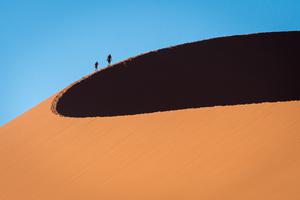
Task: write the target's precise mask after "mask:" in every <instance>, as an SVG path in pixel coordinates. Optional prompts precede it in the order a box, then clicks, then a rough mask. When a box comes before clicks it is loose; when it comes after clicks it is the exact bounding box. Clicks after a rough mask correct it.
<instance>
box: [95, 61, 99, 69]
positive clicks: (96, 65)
mask: <svg viewBox="0 0 300 200" xmlns="http://www.w3.org/2000/svg"><path fill="white" fill-rule="evenodd" d="M98 65H99V63H98V62H96V63H95V71H97V70H98Z"/></svg>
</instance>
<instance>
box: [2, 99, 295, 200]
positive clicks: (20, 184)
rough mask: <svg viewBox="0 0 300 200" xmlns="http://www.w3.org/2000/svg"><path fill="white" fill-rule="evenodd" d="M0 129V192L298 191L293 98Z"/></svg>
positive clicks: (115, 195)
mask: <svg viewBox="0 0 300 200" xmlns="http://www.w3.org/2000/svg"><path fill="white" fill-rule="evenodd" d="M51 100H52V98H50V99H48V100H46V101H45V102H43V103H42V104H40V105H38V106H37V107H35V108H34V109H33V110H31V111H29V112H27V113H25V114H24V115H22V116H21V117H19V118H17V119H16V120H14V121H12V122H11V123H9V124H7V125H5V126H4V127H2V128H1V132H0V159H1V160H0V163H1V165H0V177H1V179H0V199H1V200H2V199H5V200H12V199H14V200H15V199H24V200H41V199H43V200H46V199H49V200H53V199H58V200H60V199H61V200H66V199H74V200H76V199H80V200H83V199H92V200H94V199H95V200H96V199H128V200H134V199H137V200H140V199H191V200H192V199H195V200H196V199H228V200H229V199H230V200H232V199H251V200H252V199H289V200H291V199H295V200H296V199H300V192H299V185H300V170H299V169H300V102H299V101H297V102H284V103H264V104H252V105H243V106H224V107H213V108H199V109H186V110H180V111H170V112H161V113H160V112H157V113H152V114H142V115H132V116H123V117H108V118H83V119H79V118H63V117H59V116H58V115H54V114H53V113H52V112H51V111H50V109H49V107H50V104H51Z"/></svg>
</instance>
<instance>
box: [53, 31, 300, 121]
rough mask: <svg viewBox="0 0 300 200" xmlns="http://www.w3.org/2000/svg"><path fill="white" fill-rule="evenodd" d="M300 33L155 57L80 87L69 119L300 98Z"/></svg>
mask: <svg viewBox="0 0 300 200" xmlns="http://www.w3.org/2000/svg"><path fill="white" fill-rule="evenodd" d="M299 53H300V32H297V31H294V32H274V33H260V34H253V35H244V36H232V37H223V38H216V39H210V40H204V41H200V42H194V43H188V44H183V45H179V46H175V47H171V48H166V49H161V50H158V51H155V52H150V53H147V54H144V55H141V56H138V57H135V58H133V59H130V60H127V61H125V62H122V63H119V64H116V65H114V66H112V67H109V68H106V69H104V70H102V71H100V72H98V73H95V74H94V75H92V76H90V77H88V78H86V79H84V80H82V81H80V82H79V83H77V84H74V85H73V86H72V87H70V88H69V89H68V90H67V91H66V92H65V93H64V94H63V95H62V96H61V97H60V98H59V100H58V101H57V104H56V111H57V112H58V113H59V114H61V115H64V116H69V117H93V116H117V115H131V114H140V113H151V112H156V111H168V110H178V109H185V108H199V107H208V106H217V105H236V104H248V103H259V102H276V101H288V100H299V99H300V58H299V57H300V54H299Z"/></svg>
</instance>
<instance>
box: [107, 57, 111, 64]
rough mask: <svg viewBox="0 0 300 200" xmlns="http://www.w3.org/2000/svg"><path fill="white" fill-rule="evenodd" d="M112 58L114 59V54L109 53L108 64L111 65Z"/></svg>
mask: <svg viewBox="0 0 300 200" xmlns="http://www.w3.org/2000/svg"><path fill="white" fill-rule="evenodd" d="M111 60H112V56H111V55H110V54H109V55H108V56H107V62H108V65H110V63H111Z"/></svg>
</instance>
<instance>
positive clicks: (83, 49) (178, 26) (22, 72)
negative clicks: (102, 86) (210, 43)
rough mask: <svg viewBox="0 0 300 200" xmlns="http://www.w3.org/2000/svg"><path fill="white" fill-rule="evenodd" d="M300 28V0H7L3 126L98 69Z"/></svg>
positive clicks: (3, 7) (0, 4)
mask: <svg viewBox="0 0 300 200" xmlns="http://www.w3.org/2000/svg"><path fill="white" fill-rule="evenodd" d="M287 30H300V1H299V0H223V1H222V0H210V1H204V0H197V1H196V0H195V1H193V0H185V1H178V0H172V1H153V0H151V1H144V0H143V1H141V0H132V1H121V0H119V1H114V0H110V1H101V0H98V1H94V0H82V1H76V0H26V1H24V0H0V75H1V78H0V125H3V124H4V123H7V122H8V121H10V120H12V119H13V118H15V117H16V116H18V115H20V114H21V113H23V112H25V111H27V110H28V109H30V108H32V107H34V106H35V105H36V104H38V103H40V102H41V101H43V100H45V99H46V98H48V97H49V96H51V95H53V94H54V93H56V92H58V91H59V90H61V89H63V88H64V87H66V86H67V85H69V84H71V83H72V82H74V81H76V80H78V79H79V78H81V77H82V76H85V75H87V74H89V73H91V72H92V71H93V64H94V62H95V61H96V60H98V61H99V63H100V65H101V66H102V67H103V66H105V57H106V56H107V54H109V53H111V54H112V56H113V62H117V61H120V60H123V59H126V58H128V57H131V56H135V55H137V54H141V53H144V52H147V51H150V50H154V49H159V48H163V47H167V46H170V45H175V44H180V43H185V42H191V41H197V40H202V39H206V38H212V37H218V36H226V35H235V34H245V33H254V32H267V31H287Z"/></svg>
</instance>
